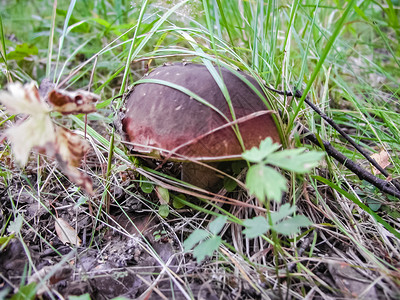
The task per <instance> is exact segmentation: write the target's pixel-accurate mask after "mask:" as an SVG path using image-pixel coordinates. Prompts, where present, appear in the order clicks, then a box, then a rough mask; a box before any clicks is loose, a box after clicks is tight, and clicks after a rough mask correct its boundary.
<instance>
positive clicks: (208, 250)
mask: <svg viewBox="0 0 400 300" xmlns="http://www.w3.org/2000/svg"><path fill="white" fill-rule="evenodd" d="M221 243H222V239H221V237H219V236H213V237H211V238H209V239H207V240H205V241H204V242H203V243H201V244H199V245H198V246H197V247H196V248H194V250H193V256H194V257H195V258H196V259H197V263H201V262H202V261H203V260H204V259H205V258H206V256H212V255H213V254H214V252H215V251H216V250H218V248H219V246H220V245H221Z"/></svg>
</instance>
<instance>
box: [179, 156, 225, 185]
mask: <svg viewBox="0 0 400 300" xmlns="http://www.w3.org/2000/svg"><path fill="white" fill-rule="evenodd" d="M217 165H218V163H207V164H204V163H203V164H199V163H195V162H185V163H183V164H182V176H181V178H182V180H183V181H185V182H187V183H190V184H192V185H195V186H197V187H198V188H201V189H206V190H210V189H212V188H213V187H215V185H216V184H217V182H218V180H220V178H219V177H218V175H217V172H216V171H214V170H213V168H215V167H217Z"/></svg>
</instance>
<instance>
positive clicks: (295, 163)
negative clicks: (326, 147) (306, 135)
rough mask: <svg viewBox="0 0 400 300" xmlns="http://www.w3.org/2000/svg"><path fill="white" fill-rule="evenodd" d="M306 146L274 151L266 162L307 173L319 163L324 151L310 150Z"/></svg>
mask: <svg viewBox="0 0 400 300" xmlns="http://www.w3.org/2000/svg"><path fill="white" fill-rule="evenodd" d="M304 150H305V148H298V149H290V150H283V151H279V152H275V153H272V154H271V155H269V156H268V158H267V159H266V161H265V163H267V164H271V165H274V166H277V167H280V168H282V169H285V170H288V171H293V172H297V173H306V172H308V171H310V170H311V169H312V168H314V167H316V166H317V165H318V162H319V161H320V160H321V159H322V158H323V157H324V155H325V154H324V152H320V151H308V152H304Z"/></svg>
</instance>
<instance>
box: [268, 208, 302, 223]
mask: <svg viewBox="0 0 400 300" xmlns="http://www.w3.org/2000/svg"><path fill="white" fill-rule="evenodd" d="M295 212H296V206H290V204H289V203H285V204H283V205H282V206H281V207H280V208H279V210H278V211H274V212H271V221H272V224H276V223H278V222H279V221H281V220H283V219H284V218H287V217H288V216H291V215H293V214H294V213H295Z"/></svg>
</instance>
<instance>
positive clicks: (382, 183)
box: [301, 127, 400, 199]
mask: <svg viewBox="0 0 400 300" xmlns="http://www.w3.org/2000/svg"><path fill="white" fill-rule="evenodd" d="M301 133H303V134H304V135H305V136H304V139H306V140H308V141H310V142H312V143H313V144H315V145H317V146H318V147H321V148H322V149H324V150H325V151H326V153H327V154H328V155H329V156H331V157H333V158H334V159H336V160H337V161H338V162H340V163H341V164H342V165H344V166H345V167H347V168H348V169H349V170H350V171H352V172H353V173H354V174H356V175H357V176H358V178H360V179H361V180H365V181H368V182H369V183H371V184H372V185H374V186H376V187H377V188H378V189H380V190H381V191H382V192H385V193H387V194H390V195H392V196H395V197H397V198H399V199H400V192H399V191H397V189H395V188H393V186H392V185H391V182H389V181H386V180H383V179H380V178H378V177H376V176H374V175H373V174H372V173H370V172H368V171H367V170H365V169H364V168H362V167H361V166H360V165H359V164H357V163H355V162H354V161H352V160H351V159H349V158H348V157H346V156H345V155H343V154H342V153H340V152H339V151H338V150H336V149H335V148H334V147H333V146H332V145H331V144H330V143H329V142H327V141H324V140H318V138H317V136H316V135H315V134H314V133H312V132H311V131H309V130H308V129H306V128H305V127H303V129H302V132H301ZM321 143H322V145H321Z"/></svg>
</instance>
